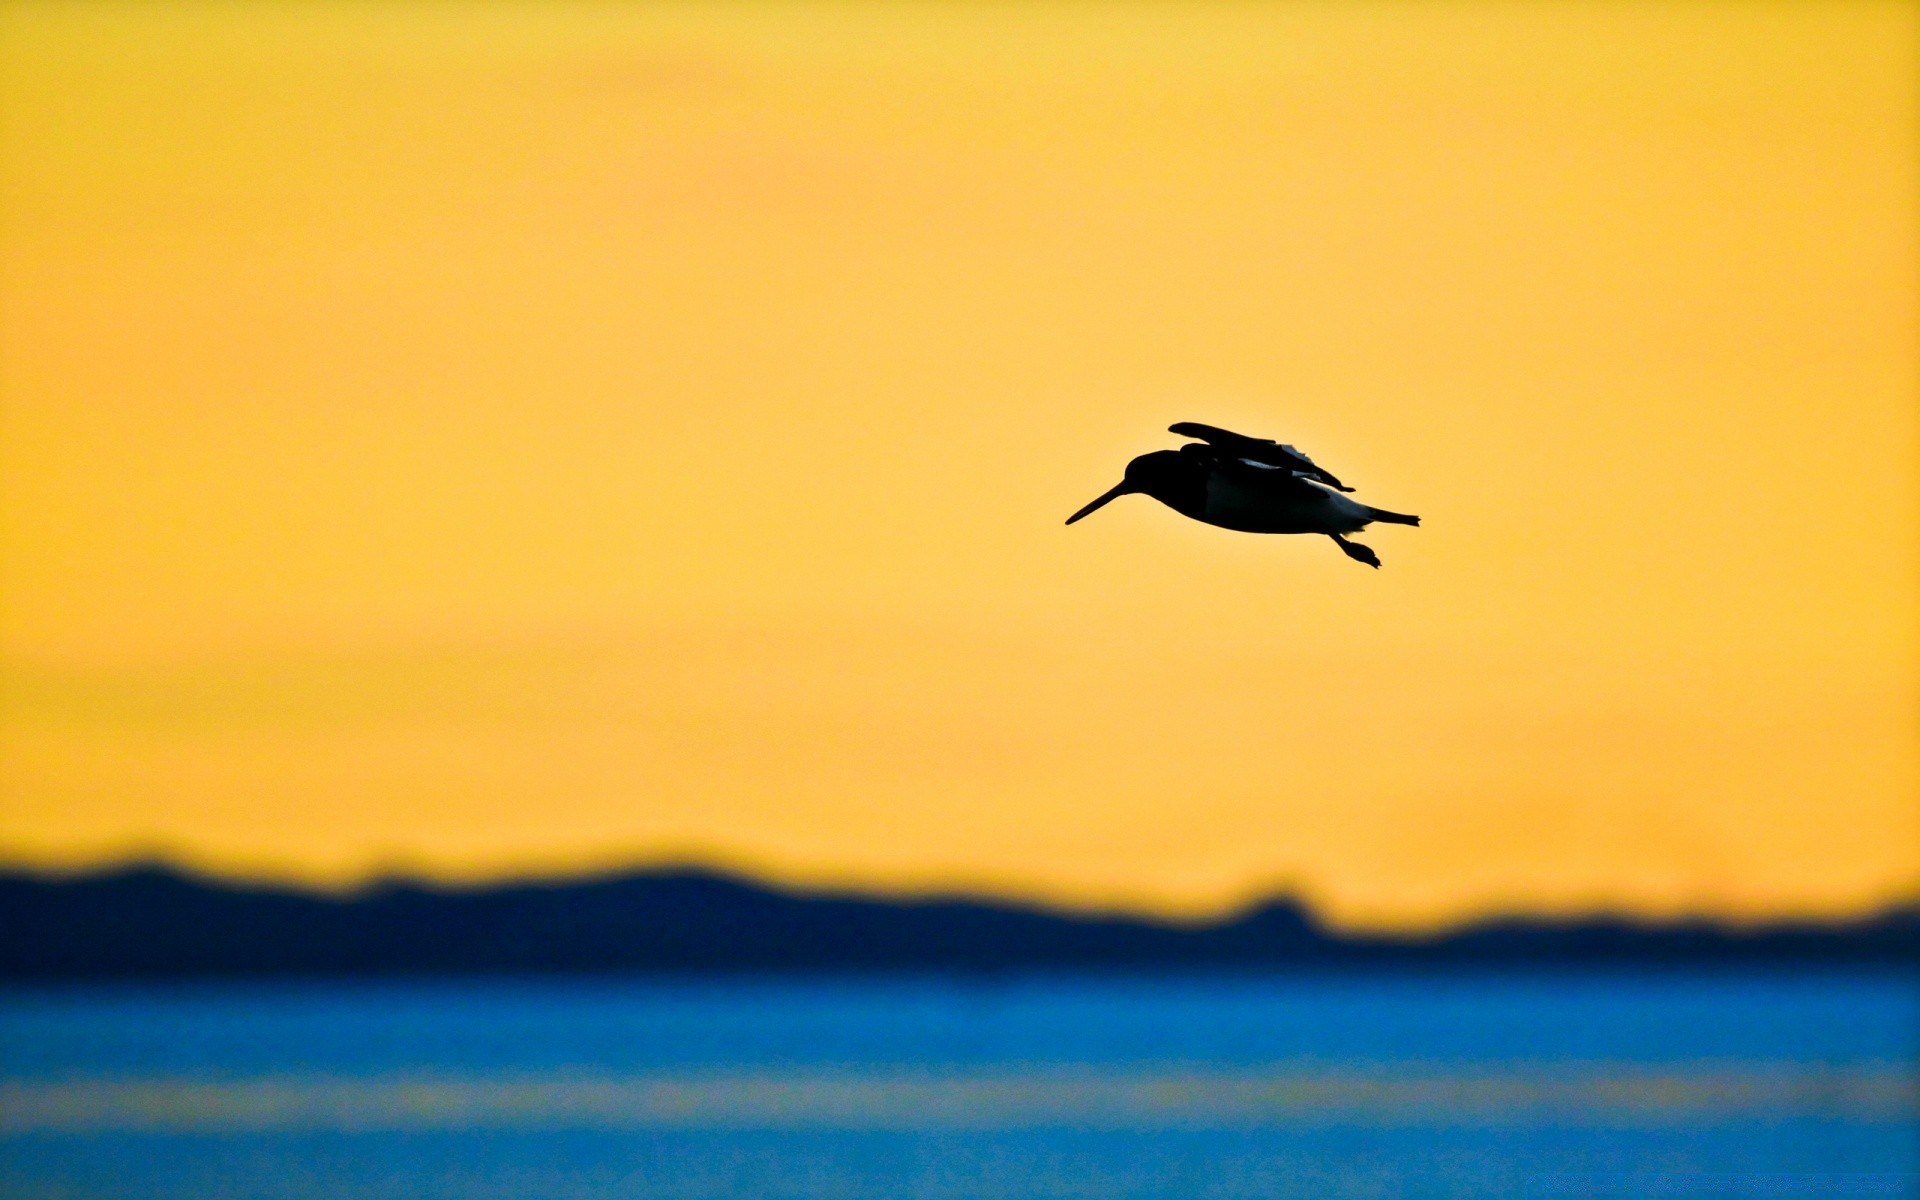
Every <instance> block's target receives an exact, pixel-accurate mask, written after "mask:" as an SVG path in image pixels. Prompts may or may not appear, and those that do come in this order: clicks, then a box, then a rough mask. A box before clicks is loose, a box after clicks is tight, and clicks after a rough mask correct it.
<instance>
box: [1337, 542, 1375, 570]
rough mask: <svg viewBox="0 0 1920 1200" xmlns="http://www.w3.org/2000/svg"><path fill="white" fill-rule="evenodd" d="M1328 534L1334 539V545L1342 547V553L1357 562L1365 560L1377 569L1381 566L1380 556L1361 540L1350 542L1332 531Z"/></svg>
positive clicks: (1364, 561)
mask: <svg viewBox="0 0 1920 1200" xmlns="http://www.w3.org/2000/svg"><path fill="white" fill-rule="evenodd" d="M1327 536H1328V537H1330V538H1332V539H1333V544H1334V545H1336V546H1338V547H1340V551H1341V553H1343V554H1345V555H1346V556H1347V557H1348V558H1351V559H1353V560H1354V561H1355V562H1363V563H1365V564H1367V565H1368V566H1370V567H1373V568H1376V569H1378V567H1379V566H1380V556H1379V555H1378V554H1375V553H1374V552H1373V551H1372V550H1369V549H1368V548H1367V547H1365V546H1362V545H1361V544H1360V543H1359V542H1350V541H1348V540H1347V539H1345V538H1343V537H1341V536H1340V535H1339V534H1337V533H1330V534H1328V535H1327Z"/></svg>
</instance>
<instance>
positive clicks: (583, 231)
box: [0, 0, 1920, 925]
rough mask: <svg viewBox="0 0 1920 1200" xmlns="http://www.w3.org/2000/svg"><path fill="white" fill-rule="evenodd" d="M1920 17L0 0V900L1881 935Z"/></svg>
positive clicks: (1635, 6) (1909, 885)
mask: <svg viewBox="0 0 1920 1200" xmlns="http://www.w3.org/2000/svg"><path fill="white" fill-rule="evenodd" d="M1917 13H1920V10H1916V9H1915V8H1914V7H1912V6H1910V5H1903V4H1895V3H1875V4H1855V3H1823V4H1818V5H1813V4H1800V3H1779V4H1759V3H1755V4H1739V3H1682V4H1639V3H1625V2H1622V3H1604V4H1602V3H1591V4H1575V5H1557V4H1552V3H1464V2H1463V3H1405V4H1397V3H1345V2H1342V3H1311V2H1303V3H1297V4H1197V3H1167V4H1159V5H1154V4H1102V3H1087V4H1073V5H1017V4H978V5H974V4H964V5H963V4H946V5H926V4H921V5H915V4H899V5H893V4H885V5H883V4H805V5H802V4H780V3H767V4H753V5H740V4H731V3H715V4H657V5H632V6H628V5H615V4H582V3H569V2H565V0H537V2H527V3H511V2H501V3H490V4H484V5H482V4H477V3H476V4H462V3H432V4H416V5H408V4H381V5H371V4H346V3H341V4H315V3H297V2H289V3H278V4H271V5H268V4H246V3H219V4H189V3H169V4H164V5H161V4H147V3H127V4H115V3H91V2H90V3H74V4H45V3H33V2H29V0H14V2H12V3H9V4H7V5H5V6H4V7H0V114H4V117H3V120H4V131H3V132H4V137H3V138H0V188H3V189H4V190H3V191H0V539H3V540H0V555H4V558H3V559H0V569H4V575H3V576H0V648H3V649H4V652H5V664H6V667H5V669H6V675H5V684H6V686H5V692H4V708H0V787H3V789H4V790H3V791H0V860H5V861H11V862H15V863H31V864H42V865H46V864H63V865H78V864H85V863H94V862H99V861H103V860H107V859H111V858H114V857H118V856H124V855H129V854H144V853H149V852H156V851H158V852H165V853H168V854H171V855H173V856H175V857H177V858H179V859H181V860H184V861H188V862H191V863H193V864H196V865H198V866H201V867H205V868H209V869H214V870H219V871H229V872H245V873H253V874H266V875H273V876H282V877H286V876H292V877H299V878H303V879H309V880H314V881H320V882H327V883H339V882H344V881H350V880H353V879H356V878H361V877H364V876H365V875H367V874H368V873H369V872H375V871H383V870H391V869H402V870H409V871H417V872H423V873H428V874H432V875H436V876H444V877H456V878H480V877H487V876H490V875H495V874H501V873H516V872H529V871H532V872H549V871H572V870H580V869H599V868H605V867H611V866H622V865H628V864H633V863H640V862H649V861H660V860H666V859H672V860H684V859H699V860H703V861H711V862H720V863H725V864H728V865H734V866H743V867H747V868H750V869H753V870H755V871H759V872H763V873H766V874H769V875H772V876H775V877H778V878H781V879H787V880H795V881H804V882H831V883H836V884H838V883H852V884H858V885H863V886H864V885H876V886H886V887H898V888H908V889H925V888H944V887H964V888H990V889H994V890H998V891H1005V892H1011V893H1015V894H1018V895H1022V896H1033V897H1042V898H1047V899H1051V900H1055V901H1060V902H1066V903H1073V904H1091V905H1110V904H1119V905H1143V906H1148V907H1153V908H1157V909H1160V910H1162V911H1170V912H1182V913H1200V912H1207V911H1215V910H1218V909H1219V908H1220V907H1221V906H1224V905H1228V904H1231V903H1235V902H1237V901H1240V900H1243V899H1245V898H1246V897H1248V896H1250V895H1253V894H1256V893H1261V892H1266V891H1270V890H1274V889H1278V888H1293V889H1297V890H1299V891H1300V892H1302V893H1303V894H1304V895H1306V896H1307V897H1308V898H1309V899H1311V900H1312V901H1313V902H1315V903H1316V904H1318V905H1320V906H1322V907H1323V909H1324V910H1325V911H1327V912H1328V913H1330V914H1332V915H1333V916H1334V917H1336V918H1337V919H1339V920H1341V921H1345V922H1353V923H1370V924H1398V925H1408V924H1420V923H1425V922H1432V921H1436V920H1445V919H1451V918H1457V917H1460V916H1462V915H1467V914H1472V913H1476V912H1484V911H1487V910H1490V909H1514V908H1521V909H1529V910H1551V911H1569V910H1576V909H1588V908H1598V907H1607V908H1620V909H1627V910H1632V911H1636V912H1646V913H1672V912H1678V911H1711V912H1718V913H1730V914H1738V915H1766V914H1778V913H1838V912H1846V911H1857V910H1859V909H1860V908H1862V907H1864V906H1868V905H1872V904H1877V903H1882V902H1885V901H1887V900H1889V899H1892V898H1896V897H1905V896H1912V895H1913V894H1915V892H1916V890H1920V806H1917V805H1916V801H1915V797H1916V794H1920V736H1917V735H1916V730H1917V729H1920V702H1917V701H1916V679H1917V678H1920V672H1917V670H1916V668H1920V619H1917V618H1920V612H1917V611H1916V609H1920V603H1917V598H1920V528H1917V526H1920V486H1916V485H1917V484H1920V471H1917V470H1916V465H1915V462H1916V460H1915V451H1916V447H1917V443H1920V438H1917V436H1916V434H1917V433H1920V430H1917V429H1916V425H1917V424H1920V422H1917V421H1916V405H1915V400H1916V397H1917V396H1920V366H1917V365H1916V364H1920V265H1917V264H1920V246H1917V245H1916V240H1917V238H1920V129H1916V119H1915V116H1914V114H1915V113H1916V111H1920V105H1917V103H1916V102H1917V101H1920V86H1917V83H1920V68H1917V64H1916V51H1915V47H1916V46H1920V16H1917V15H1916V14H1917ZM1183 419H1184V420H1203V421H1211V422H1215V423H1219V424H1225V425H1228V426H1231V427H1235V428H1243V429H1245V430H1246V431H1247V432H1251V433H1255V434H1261V435H1267V436H1276V437H1280V438H1281V439H1283V440H1289V441H1293V442H1296V443H1298V444H1299V445H1300V446H1302V447H1303V448H1304V449H1306V450H1307V451H1308V452H1309V453H1311V454H1313V455H1314V456H1315V457H1316V458H1318V459H1319V460H1320V461H1322V462H1323V463H1325V464H1326V465H1328V466H1329V467H1330V468H1331V469H1332V470H1334V471H1335V472H1336V473H1338V474H1339V475H1341V476H1342V477H1343V478H1344V479H1346V481H1347V482H1349V483H1352V484H1356V485H1358V487H1359V488H1360V492H1359V495H1360V497H1361V498H1362V499H1364V500H1366V501H1369V502H1371V503H1374V504H1377V505H1379V506H1382V507H1386V508H1392V509H1398V510H1402V511H1410V512H1417V513H1420V514H1421V515H1422V516H1423V518H1424V519H1425V524H1424V525H1423V527H1422V528H1420V529H1417V530H1410V529H1402V528H1395V527H1386V528H1381V529H1378V530H1377V531H1376V532H1375V533H1374V534H1372V535H1370V536H1369V538H1368V540H1369V541H1370V543H1371V544H1372V545H1373V546H1374V547H1375V548H1376V549H1377V550H1378V551H1379V553H1380V555H1381V557H1382V558H1383V559H1384V560H1385V563H1386V565H1385V568H1384V569H1383V570H1381V571H1379V572H1374V571H1369V570H1367V569H1365V568H1364V567H1361V566H1359V565H1357V564H1355V563H1352V562H1350V561H1348V560H1347V559H1345V558H1344V557H1342V556H1341V555H1340V554H1339V552H1338V551H1337V550H1336V548H1335V547H1333V546H1332V545H1330V544H1328V543H1327V542H1326V541H1325V540H1324V539H1309V538H1258V537H1251V536H1247V535H1238V534H1230V533H1227V532H1224V531H1220V530H1214V529H1210V528H1207V527H1204V526H1200V525H1197V524H1193V523H1191V522H1186V521H1183V520H1181V519H1180V518H1178V517H1176V516H1174V515H1173V514H1172V513H1171V512H1169V511H1167V510H1166V509H1163V508H1161V507H1160V506H1158V505H1156V504H1154V503H1153V502H1151V501H1149V500H1147V499H1145V498H1142V497H1132V498H1129V499H1126V500H1124V501H1121V502H1119V503H1116V504H1114V505H1113V506H1111V507H1110V508H1108V509H1106V510H1103V511H1102V512H1101V513H1100V514H1099V515H1098V516H1097V517H1095V518H1092V519H1090V520H1088V521H1087V522H1085V523H1084V524H1080V525H1076V526H1074V527H1073V528H1071V529H1067V528H1064V527H1063V526H1062V525H1061V521H1062V520H1063V519H1064V518H1065V516H1066V515H1067V514H1068V513H1070V512H1072V511H1073V510H1074V509H1075V508H1077V507H1078V506H1079V505H1080V504H1082V503H1084V502H1085V501H1086V500H1088V499H1091V498H1092V497H1093V496H1094V495H1096V494H1097V493H1099V492H1100V491H1102V490H1104V489H1105V488H1106V487H1108V486H1109V485H1111V484H1112V483H1113V482H1115V481H1116V480H1117V479H1118V478H1119V472H1120V469H1121V467H1122V466H1123V464H1124V462H1125V460H1126V459H1127V458H1128V457H1129V456H1130V455H1133V454H1137V453H1141V452H1144V451H1146V450H1150V449H1155V448H1159V447H1162V446H1168V445H1172V444H1174V443H1175V441H1176V440H1177V439H1174V438H1172V437H1171V436H1170V435H1167V434H1165V433H1163V432H1162V430H1163V429H1164V427H1165V426H1166V425H1167V424H1168V423H1169V422H1171V421H1175V420H1183Z"/></svg>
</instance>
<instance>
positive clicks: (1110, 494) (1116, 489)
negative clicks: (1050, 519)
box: [1067, 480, 1134, 525]
mask: <svg viewBox="0 0 1920 1200" xmlns="http://www.w3.org/2000/svg"><path fill="white" fill-rule="evenodd" d="M1133 490H1134V489H1133V487H1132V486H1131V485H1129V484H1128V483H1127V482H1126V481H1125V480H1122V481H1120V482H1119V483H1116V484H1114V485H1113V487H1112V488H1110V489H1109V490H1108V491H1107V492H1106V493H1104V494H1103V495H1101V496H1100V498H1099V499H1097V500H1095V501H1094V502H1093V503H1092V504H1089V505H1087V506H1086V507H1085V508H1083V509H1081V510H1080V511H1079V512H1077V513H1075V514H1073V515H1072V516H1070V517H1068V518H1067V524H1069V525H1071V524H1073V523H1074V522H1075V521H1078V520H1079V519H1080V518H1081V517H1084V516H1086V515H1087V514H1088V513H1090V512H1092V511H1093V510H1094V509H1096V508H1099V507H1100V506H1101V505H1102V504H1105V503H1106V502H1107V501H1109V500H1111V499H1113V498H1114V497H1116V496H1124V495H1126V494H1127V493H1128V492H1131V491H1133Z"/></svg>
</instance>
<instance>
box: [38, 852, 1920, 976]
mask: <svg viewBox="0 0 1920 1200" xmlns="http://www.w3.org/2000/svg"><path fill="white" fill-rule="evenodd" d="M1768 966H1774V967H1782V968H1810V967H1876V968H1879V967H1887V968H1905V969H1920V906H1905V907H1900V908H1895V909H1891V910H1888V911H1885V912H1882V913H1880V914H1878V915H1876V916H1873V917H1870V918H1867V919H1864V920H1858V921H1850V922H1830V923H1822V922H1811V921H1795V922H1773V923H1767V924H1761V925H1740V926H1734V925H1730V924H1722V923H1716V922H1713V921H1707V920H1687V921H1679V922H1651V921H1629V920H1625V919H1621V918H1614V917H1607V918H1584V919H1574V920H1565V921H1559V920H1545V919H1523V918H1512V917H1509V918H1501V919H1498V920H1490V921H1485V922H1480V923H1476V924H1472V925H1468V926H1465V927H1462V928H1459V929H1455V930H1451V931H1448V932H1445V933H1442V934H1439V935H1435V936H1428V937H1415V936H1388V935H1365V936H1358V935H1352V934H1342V933H1334V932H1329V931H1326V930H1324V929H1323V928H1321V927H1320V926H1319V925H1318V924H1317V923H1316V922H1315V921H1314V920H1313V919H1312V917H1311V915H1310V914H1309V912H1308V911H1307V910H1306V909H1305V908H1304V907H1303V906H1301V905H1300V904H1299V903H1297V902H1296V901H1293V900H1291V899H1288V898H1284V897H1282V898H1276V899H1273V900H1270V901H1268V902H1266V903H1264V904H1261V905H1259V906H1257V907H1254V908H1252V909H1249V910H1247V911H1246V912H1244V913H1242V914H1241V915H1239V916H1237V917H1234V918H1231V919H1228V920H1225V921H1223V922H1220V923H1216V924H1211V925H1199V926H1195V925H1187V924H1181V925H1174V924H1169V923H1161V922H1156V921H1153V920H1151V919H1149V918H1146V917H1137V916H1087V915H1081V914H1069V913H1064V912H1058V911H1052V910H1048V909H1044V908H1040V907H1037V906H1028V905H1021V904H1016V903H1013V902H1008V901H999V900H992V899H985V898H977V899H975V898H952V897H944V898H938V899H923V900H895V899H887V898H881V897H874V896H862V895H859V894H855V893H848V892H842V891H835V892H830V893H829V892H817V893H809V892H797V891H787V890H775V889H773V888H770V887H766V886H763V885H761V884H758V883H756V882H753V881H750V880H747V879H743V878H740V877H736V876H729V875H723V874H719V873H713V872H705V871H694V870H669V871H652V872H634V873H630V874H625V875H616V876H605V877H599V878H593V879H585V880H579V881H573V882H542V883H511V884H501V885H494V886H487V887H475V888H442V887H429V886H426V885H422V884H418V883H407V882H387V883H382V884H379V885H376V886H374V887H372V888H369V889H367V890H365V891H362V892H358V893H354V894H352V895H347V896H329V895H324V894H319V893H313V892H303V891H299V890H295V889H290V888H276V887H269V886H254V885H238V884H230V883H223V882H213V881H208V880H202V879H197V878H194V877H192V876H189V875H187V874H184V873H182V872H179V871H177V870H174V869H172V868H169V867H164V866H153V865H144V866H133V867H126V868H120V869H115V870H108V871H101V872H96V873H91V874H83V875H59V876H53V875H38V874H32V873H27V872H21V871H12V872H0V984H20V983H55V982H87V981H110V980H128V981H132V980H153V981H159V980H170V979H171V980H194V979H268V978H309V979H311V978H367V977H375V978H407V977H437V976H482V977H485V976H527V975H605V976H631V975H635V974H645V975H659V976H676V977H687V976H725V977H737V976H743V975H768V974H777V975H783V976H796V975H797V976H805V975H828V976H832V975H847V974H875V973H884V974H945V975H959V976H963V977H965V976H982V977H990V976H999V975H1006V974H1020V975H1034V974H1056V973H1067V974H1083V973H1098V974H1140V973H1147V972H1164V971H1169V970H1174V971H1179V972H1180V973H1182V974H1192V973H1205V974H1215V973H1220V974H1235V975H1240V974H1270V973H1275V972H1320V971H1351V970H1373V969H1381V968H1401V969H1436V970H1452V969H1459V968H1469V967H1471V968H1498V969H1538V968H1583V967H1618V968H1654V969H1657V968H1679V967H1768Z"/></svg>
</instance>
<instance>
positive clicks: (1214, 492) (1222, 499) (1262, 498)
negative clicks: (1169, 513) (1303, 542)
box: [1067, 421, 1420, 569]
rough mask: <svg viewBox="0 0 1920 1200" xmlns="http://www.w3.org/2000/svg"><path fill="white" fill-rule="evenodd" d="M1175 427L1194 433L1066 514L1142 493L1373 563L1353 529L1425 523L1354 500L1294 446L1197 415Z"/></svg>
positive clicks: (1211, 519) (1376, 560)
mask: <svg viewBox="0 0 1920 1200" xmlns="http://www.w3.org/2000/svg"><path fill="white" fill-rule="evenodd" d="M1167 432H1168V433H1177V434H1179V435H1180V436H1181V437H1184V438H1191V439H1193V440H1192V441H1189V442H1188V443H1187V444H1186V445H1184V446H1181V447H1180V448H1179V449H1178V450H1155V451H1153V452H1152V453H1150V454H1142V455H1141V456H1140V457H1138V458H1136V459H1134V460H1133V461H1132V462H1130V463H1128V464H1127V472H1126V476H1125V478H1123V479H1122V480H1121V481H1120V482H1119V483H1117V484H1115V485H1114V486H1113V487H1111V488H1109V489H1107V490H1106V491H1105V492H1103V493H1102V494H1101V495H1100V496H1098V497H1096V498H1095V499H1094V500H1093V502H1092V503H1090V504H1088V505H1087V506H1086V507H1084V508H1082V509H1081V510H1080V511H1079V512H1077V513H1074V514H1073V515H1072V516H1070V517H1068V518H1067V524H1069V525H1071V524H1073V523H1074V522H1075V521H1078V520H1079V519H1080V518H1082V517H1084V516H1086V515H1087V514H1089V513H1091V512H1093V511H1094V510H1095V509H1097V508H1100V507H1101V506H1102V505H1104V504H1106V503H1107V502H1108V501H1110V500H1115V499H1117V498H1119V497H1121V496H1125V495H1128V494H1129V493H1133V492H1139V493H1142V494H1143V495H1148V496H1152V497H1153V498H1154V499H1155V500H1158V501H1159V502H1160V503H1162V504H1164V505H1166V506H1167V507H1168V508H1171V509H1172V510H1173V511H1175V512H1177V513H1179V514H1180V515H1181V516H1183V517H1191V518H1193V519H1194V520H1196V521H1203V522H1205V523H1206V524H1208V525H1217V526H1219V527H1220V528H1222V529H1234V530H1239V531H1240V532H1242V533H1319V534H1325V535H1326V536H1328V537H1330V538H1332V539H1333V541H1334V544H1335V545H1337V546H1339V547H1340V550H1341V552H1342V553H1344V554H1345V555H1346V556H1347V557H1348V558H1351V559H1353V560H1354V561H1356V562H1363V563H1365V564H1367V565H1368V566H1370V567H1374V568H1376V569H1377V568H1378V567H1379V566H1380V556H1379V555H1377V554H1375V553H1374V552H1373V551H1372V549H1370V548H1369V547H1367V546H1363V545H1361V544H1360V543H1359V542H1353V541H1348V540H1347V537H1346V535H1347V534H1350V533H1358V532H1359V531H1360V530H1362V529H1365V528H1366V527H1367V526H1368V525H1371V524H1373V523H1374V522H1375V521H1383V522H1386V523H1387V524H1390V525H1418V524H1419V523H1420V518H1419V517H1416V516H1412V515H1410V514H1408V513H1397V512H1388V511H1387V510H1386V509H1384V508H1374V507H1372V506H1371V505H1366V504H1362V503H1360V502H1359V501H1358V500H1352V499H1349V498H1348V497H1347V496H1346V495H1344V494H1343V493H1347V492H1351V491H1353V489H1352V488H1350V487H1348V486H1347V485H1346V484H1344V483H1342V482H1340V480H1339V479H1337V478H1335V477H1334V475H1333V474H1332V473H1331V472H1329V471H1327V470H1326V469H1325V468H1323V467H1321V466H1320V465H1319V464H1318V463H1316V462H1314V461H1313V460H1312V459H1311V458H1308V457H1307V456H1306V455H1305V454H1302V453H1301V452H1300V451H1299V450H1297V449H1295V448H1294V447H1292V446H1287V445H1283V444H1281V443H1279V442H1276V441H1273V440H1271V439H1269V438H1256V437H1248V436H1247V435H1246V434H1243V433H1234V432H1233V431H1232V430H1229V429H1221V428H1219V427H1217V426H1214V425H1202V424H1201V423H1200V422H1198V421H1181V422H1178V423H1177V424H1174V425H1170V426H1168V427H1167Z"/></svg>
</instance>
